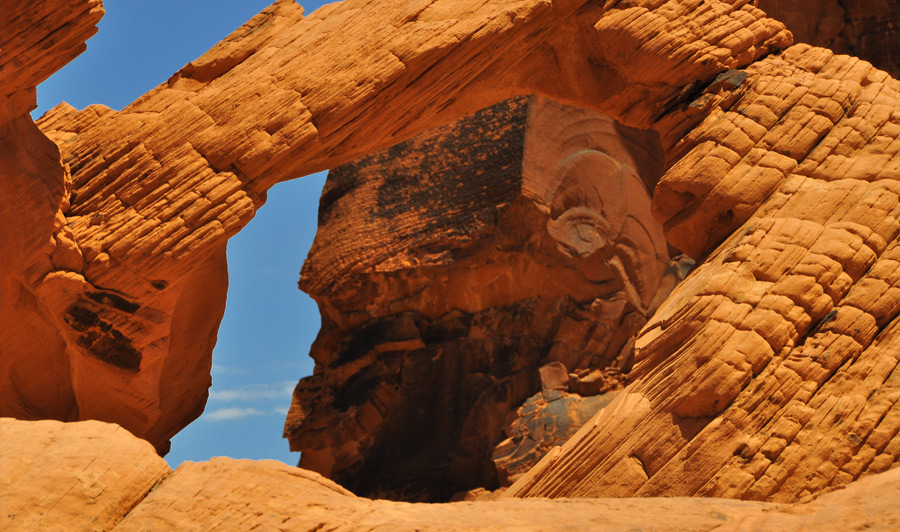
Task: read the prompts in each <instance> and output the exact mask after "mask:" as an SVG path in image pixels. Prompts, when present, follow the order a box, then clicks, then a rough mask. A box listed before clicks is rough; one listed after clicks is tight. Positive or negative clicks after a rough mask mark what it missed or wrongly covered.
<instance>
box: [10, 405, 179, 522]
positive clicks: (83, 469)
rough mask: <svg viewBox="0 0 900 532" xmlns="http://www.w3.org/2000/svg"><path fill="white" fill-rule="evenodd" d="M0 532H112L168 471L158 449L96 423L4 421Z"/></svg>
mask: <svg viewBox="0 0 900 532" xmlns="http://www.w3.org/2000/svg"><path fill="white" fill-rule="evenodd" d="M0 437H2V439H3V444H2V445H0V492H2V493H3V496H2V497H0V528H2V529H3V530H4V531H5V532H13V531H16V530H28V531H33V530H69V531H75V530H111V529H112V528H113V527H114V526H115V525H116V523H118V522H119V521H120V520H121V519H122V518H123V517H124V516H125V515H126V514H127V513H128V512H129V511H131V509H132V508H134V506H135V505H137V504H138V503H139V502H141V500H143V498H144V497H146V496H147V494H148V493H149V492H150V489H151V488H153V487H155V486H156V484H157V483H158V482H159V481H161V480H162V479H163V478H165V477H166V476H167V475H168V474H169V473H170V472H171V471H170V470H169V466H168V465H166V462H165V461H164V460H163V459H162V458H160V457H159V456H157V455H156V452H154V450H153V446H151V445H150V444H149V443H147V442H146V441H144V440H141V439H138V438H135V437H134V436H132V435H131V434H129V433H128V431H126V430H124V429H123V428H121V427H118V426H116V425H110V424H108V423H101V422H98V421H85V422H82V423H60V422H59V421H33V422H27V421H17V420H14V419H9V418H2V419H0Z"/></svg>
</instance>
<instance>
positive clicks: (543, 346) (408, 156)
mask: <svg viewBox="0 0 900 532" xmlns="http://www.w3.org/2000/svg"><path fill="white" fill-rule="evenodd" d="M662 166H663V154H662V149H661V147H660V145H659V139H658V135H657V134H656V133H655V132H651V131H640V130H636V129H631V128H627V127H625V126H621V125H619V124H616V123H615V122H614V121H612V120H611V119H609V118H607V117H605V116H604V115H601V114H598V113H596V112H592V111H587V110H584V109H576V108H572V107H566V106H563V105H560V104H557V103H554V102H552V101H549V100H546V99H542V98H537V97H531V98H518V99H513V100H507V101H505V102H502V103H500V104H497V105H495V106H492V107H490V108H487V109H485V110H482V111H479V112H478V113H476V114H474V115H472V116H470V117H467V118H465V119H463V120H461V121H459V122H456V123H454V124H452V125H449V126H446V127H442V128H438V129H435V130H432V131H429V132H427V133H425V134H423V135H420V136H418V137H416V138H414V139H412V140H410V141H407V142H404V143H401V144H398V145H396V146H393V147H391V148H389V149H388V150H385V151H381V152H378V153H375V154H373V155H371V156H369V157H366V158H364V159H361V160H358V161H355V162H353V163H351V164H346V165H343V166H339V167H337V168H336V169H334V170H332V171H331V172H330V174H329V177H328V181H327V182H326V184H325V189H324V191H323V195H322V201H321V204H320V209H319V229H318V232H317V234H316V240H315V242H314V243H313V246H312V249H311V251H310V253H309V258H308V259H307V261H306V263H305V264H304V268H303V274H302V277H301V281H300V286H301V288H303V289H304V290H306V291H307V292H309V293H310V295H312V296H313V297H314V298H315V299H316V300H317V301H318V302H319V307H320V309H321V314H322V320H323V324H322V331H321V332H320V334H319V336H318V338H317V339H316V342H315V344H314V345H313V348H312V356H313V358H314V359H315V360H316V369H315V375H314V376H312V377H308V378H305V379H303V380H302V381H300V384H299V385H298V387H297V389H296V391H295V394H294V403H293V405H292V408H291V412H290V414H289V415H288V419H287V422H286V425H285V435H286V437H288V438H289V439H290V440H291V448H292V449H293V450H300V451H303V454H302V458H301V460H300V466H301V467H304V468H307V469H312V470H315V471H318V472H320V473H323V474H325V475H326V476H328V477H330V478H333V479H335V480H337V481H338V482H339V483H340V484H341V485H343V486H345V487H347V488H349V489H351V490H353V491H354V492H356V493H358V494H362V495H373V494H381V495H388V494H393V496H395V497H397V496H400V497H403V498H421V499H424V500H447V499H448V498H449V497H450V496H451V495H452V494H453V493H455V492H457V491H463V490H466V489H470V488H474V487H477V486H488V487H496V486H497V479H496V473H495V472H494V467H493V464H492V463H491V454H492V450H493V447H494V446H495V445H496V444H497V443H498V442H499V441H500V440H501V439H502V435H501V434H502V432H501V431H502V430H503V428H504V425H505V424H508V423H509V420H508V419H507V418H508V417H509V415H510V413H511V411H512V410H514V409H515V408H517V407H518V406H519V405H521V404H522V402H523V401H524V400H525V399H526V398H527V397H529V396H531V395H533V394H534V393H535V392H538V391H540V390H541V387H542V385H541V379H540V376H539V372H538V368H539V367H541V366H544V365H545V364H549V363H554V362H555V363H557V365H558V366H559V368H561V369H560V371H561V375H562V377H563V378H564V379H565V380H568V378H569V377H568V374H569V373H572V374H573V376H574V374H575V372H576V371H578V372H580V373H581V374H586V373H587V372H589V371H590V370H592V369H595V370H607V372H608V373H610V375H620V374H621V372H622V371H623V370H624V371H625V372H627V370H629V369H630V367H631V364H632V351H633V342H634V337H635V335H636V334H637V332H638V330H639V329H640V328H641V327H642V326H643V325H644V324H645V323H646V321H647V318H648V317H649V316H650V315H651V314H652V312H653V310H655V309H654V306H655V305H656V304H658V302H659V301H661V298H662V297H664V296H665V295H666V294H665V293H659V292H660V287H661V284H662V280H663V276H664V274H665V270H666V267H667V266H668V262H669V261H668V255H667V251H666V244H665V240H664V238H663V234H662V228H661V227H659V225H658V224H657V223H656V222H655V221H654V220H653V218H652V217H651V215H650V195H649V187H652V186H653V185H654V184H655V182H656V180H657V179H658V178H659V176H660V175H661V174H662ZM561 384H565V383H561ZM610 386H611V387H613V388H615V387H621V380H620V379H617V378H616V377H614V376H613V377H611V379H610V383H609V384H608V386H607V387H610ZM601 391H606V389H604V388H603V387H600V386H597V388H596V389H595V390H593V393H595V394H596V393H599V392H601Z"/></svg>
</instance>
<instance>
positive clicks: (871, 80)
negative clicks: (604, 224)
mask: <svg viewBox="0 0 900 532" xmlns="http://www.w3.org/2000/svg"><path fill="white" fill-rule="evenodd" d="M744 76H746V77H744ZM786 79H787V80H790V81H791V83H785V80H786ZM725 83H726V84H728V83H730V82H729V81H727V80H725ZM716 101H719V102H723V103H722V104H720V105H721V107H720V108H719V109H718V110H716V111H714V112H713V113H711V114H710V115H709V116H708V117H707V118H706V119H705V120H704V121H703V123H702V124H700V125H699V126H698V127H697V128H695V129H694V130H693V131H692V132H691V133H690V134H689V135H688V136H686V137H685V138H684V139H683V140H682V141H681V146H682V147H681V148H679V147H676V148H675V150H670V153H683V152H686V153H685V154H684V155H683V156H682V157H681V158H680V160H679V161H678V162H677V163H675V164H674V165H672V167H671V168H670V169H669V171H668V172H667V173H666V175H664V176H663V178H662V179H661V180H660V184H659V185H658V186H657V189H656V195H655V196H654V209H655V213H656V214H658V215H659V218H660V219H661V221H663V222H664V226H665V227H666V230H667V237H668V238H669V240H670V242H673V243H675V244H676V245H680V246H681V247H682V248H683V249H685V250H688V251H690V252H691V253H692V254H693V255H694V256H702V255H704V254H708V257H707V258H706V260H704V261H703V262H702V263H701V264H699V265H698V266H697V267H696V268H695V269H694V270H693V272H692V273H691V274H690V275H689V276H688V278H687V279H686V280H685V281H684V282H683V283H681V284H680V285H679V286H678V287H676V289H675V291H674V292H673V293H672V295H671V296H670V297H669V299H668V300H667V301H666V302H665V303H664V304H663V306H662V307H661V308H660V310H659V312H657V314H656V316H654V318H653V319H652V320H651V322H650V323H649V324H648V325H647V327H645V328H644V330H643V331H642V333H641V336H640V337H639V339H638V341H637V344H636V355H635V359H636V362H635V367H634V370H633V371H632V378H633V379H634V383H633V384H632V385H631V386H630V387H629V388H628V389H627V390H626V392H625V393H623V394H622V395H621V396H620V397H618V398H616V399H615V400H614V401H613V403H612V404H610V406H609V407H607V408H606V409H605V410H604V412H603V413H601V414H600V415H598V417H597V418H595V419H594V420H592V422H591V423H590V424H589V425H588V426H586V428H585V429H584V430H583V431H582V432H581V433H580V434H579V435H577V436H576V437H575V438H573V440H570V441H569V442H567V444H566V445H565V446H564V447H563V450H562V452H561V453H560V454H559V455H558V456H556V457H555V458H553V459H552V460H551V459H547V460H545V462H544V463H543V465H542V466H538V467H537V468H535V470H533V471H531V472H529V474H528V478H527V479H522V480H521V481H520V484H519V485H518V486H513V488H511V489H510V492H512V493H516V494H519V495H526V494H533V495H545V496H546V495H550V496H630V495H659V494H666V495H704V496H722V497H735V498H742V499H760V500H763V499H764V500H781V501H789V500H796V499H797V498H799V497H802V496H804V495H808V494H810V493H816V492H818V491H820V490H823V489H826V488H828V487H831V486H838V485H842V484H845V483H847V482H850V481H852V480H854V479H856V478H858V477H860V476H861V475H863V474H866V473H875V472H880V471H884V470H886V469H888V468H890V467H892V466H893V465H894V464H896V463H897V462H898V461H900V437H898V431H900V381H898V378H900V366H898V362H900V297H898V296H900V200H898V196H900V111H898V109H900V107H898V105H897V102H898V101H900V82H898V81H897V80H894V79H892V78H890V77H889V76H888V75H887V74H886V73H884V72H882V71H879V70H876V69H875V68H873V67H871V66H870V65H869V64H868V63H865V62H862V61H860V60H858V59H855V58H851V57H848V56H839V55H835V54H833V53H832V52H830V51H828V50H825V49H820V48H812V47H809V46H806V45H797V46H794V47H792V48H790V49H788V50H787V51H786V52H785V53H784V54H781V55H778V56H773V57H770V58H768V59H766V60H764V61H761V62H758V63H756V64H754V65H752V66H750V67H748V68H747V69H745V70H744V71H743V75H742V76H741V78H740V79H739V80H736V81H735V82H734V83H733V85H732V87H731V88H717V87H716V84H713V85H712V86H710V88H708V89H707V91H706V92H705V93H704V94H702V95H700V96H699V97H698V98H697V99H696V100H694V103H692V104H691V105H697V106H703V105H708V104H710V103H711V102H716ZM702 176H707V177H709V178H710V179H709V180H708V181H707V180H706V179H702ZM713 176H716V177H713ZM729 234H730V236H726V235H729ZM698 236H699V238H698ZM721 236H726V238H725V240H724V242H722V243H721V244H717V242H718V241H719V239H720V237H721Z"/></svg>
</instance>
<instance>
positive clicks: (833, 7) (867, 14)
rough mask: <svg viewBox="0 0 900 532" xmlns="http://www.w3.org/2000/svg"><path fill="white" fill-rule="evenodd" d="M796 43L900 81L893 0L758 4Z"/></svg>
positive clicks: (899, 32) (898, 11) (771, 0)
mask: <svg viewBox="0 0 900 532" xmlns="http://www.w3.org/2000/svg"><path fill="white" fill-rule="evenodd" d="M757 4H758V5H759V8H760V9H762V10H763V11H765V12H766V14H767V15H768V16H770V17H772V18H774V19H777V20H780V21H781V22H784V24H785V26H787V28H788V29H789V30H791V33H793V34H794V41H795V42H798V43H806V44H811V45H813V46H823V47H825V48H830V49H832V50H834V51H835V52H837V53H839V54H849V55H855V56H856V57H859V58H860V59H865V60H866V61H869V62H871V63H872V64H873V65H875V67H877V68H880V69H882V70H884V71H886V72H888V73H889V74H890V75H891V76H893V77H894V78H897V77H900V8H898V5H897V2H896V1H894V0H874V1H873V0H868V1H860V0H824V1H823V0H811V1H797V0H788V1H785V0H759V1H758V2H757Z"/></svg>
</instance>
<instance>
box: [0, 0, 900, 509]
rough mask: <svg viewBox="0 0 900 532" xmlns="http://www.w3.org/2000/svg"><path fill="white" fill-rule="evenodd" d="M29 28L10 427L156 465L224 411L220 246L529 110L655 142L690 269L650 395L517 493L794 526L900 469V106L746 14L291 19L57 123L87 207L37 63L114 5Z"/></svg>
mask: <svg viewBox="0 0 900 532" xmlns="http://www.w3.org/2000/svg"><path fill="white" fill-rule="evenodd" d="M18 5H21V6H25V4H22V3H19V4H18ZM28 6H29V7H27V8H26V7H23V8H22V9H3V10H2V11H3V15H2V16H3V17H4V29H6V28H7V27H13V26H12V25H11V24H12V22H11V21H16V22H15V24H16V27H18V28H22V31H21V32H20V31H4V32H3V39H4V41H3V49H4V61H6V58H18V57H25V55H24V50H25V49H27V48H31V47H33V46H36V45H38V46H39V45H42V44H50V43H60V46H59V48H53V47H51V48H49V49H48V50H51V51H52V50H57V51H52V52H51V51H48V52H47V53H46V56H47V58H48V61H49V63H44V62H43V61H38V62H34V63H32V62H21V63H16V62H15V60H10V61H9V62H5V63H4V64H3V77H4V83H3V87H4V92H3V98H4V100H3V104H2V109H3V113H4V114H3V116H2V118H3V124H2V134H3V139H2V140H3V145H4V149H3V150H2V157H3V160H2V161H0V162H2V164H0V167H2V172H3V174H2V187H3V188H2V194H3V198H4V201H3V202H2V205H0V215H2V230H3V237H2V240H3V254H2V268H3V278H2V283H3V285H2V305H3V306H2V311H3V316H4V319H3V320H2V330H0V337H2V346H3V357H2V362H0V370H2V375H0V386H2V394H3V395H2V397H3V401H2V408H3V413H4V414H10V415H16V416H21V417H30V418H36V417H48V418H57V419H79V418H91V417H96V418H101V419H107V420H111V421H118V422H120V423H121V424H122V425H123V426H125V427H126V428H128V429H129V430H131V431H133V432H134V433H136V434H139V435H141V436H143V437H146V438H148V439H149V440H150V441H152V442H153V443H154V445H155V446H156V447H157V449H159V450H160V451H162V450H164V449H165V446H166V442H167V440H168V438H169V437H170V436H171V435H172V434H174V433H175V432H176V431H177V430H179V429H180V428H181V427H183V426H184V425H185V424H186V423H188V422H189V421H190V420H191V419H193V418H194V417H196V416H197V415H198V414H199V412H200V411H201V409H202V407H203V404H204V401H205V397H206V389H205V388H206V386H207V385H208V383H209V380H208V379H209V376H208V368H209V352H210V350H211V348H212V343H213V341H214V334H215V330H216V327H217V322H218V320H219V319H220V317H221V309H222V305H223V299H222V298H223V297H224V243H225V241H226V239H227V238H228V237H229V236H231V235H233V234H234V233H236V232H237V231H238V230H239V229H240V228H241V227H242V226H243V225H244V224H246V222H247V221H248V220H249V219H250V218H251V217H252V215H253V213H254V212H255V209H256V208H258V207H259V206H260V205H261V204H262V203H263V201H264V197H265V192H266V190H267V189H268V188H269V187H270V186H271V185H272V184H274V183H276V182H278V181H279V180H283V179H288V178H293V177H299V176H301V175H304V174H307V173H310V172H312V171H316V170H321V169H325V168H329V167H334V166H337V165H339V164H342V163H346V162H348V161H352V160H355V159H357V158H358V157H360V156H362V155H364V154H367V153H372V152H375V151H377V150H379V149H383V148H387V147H389V146H391V145H394V144H396V143H398V142H400V141H403V140H404V139H408V138H410V137H412V136H413V135H415V134H417V133H420V132H422V131H424V130H427V129H428V128H430V127H434V126H438V125H441V124H446V123H450V122H452V121H453V120H456V119H458V118H459V117H461V116H464V115H467V114H469V113H471V112H474V111H476V110H478V109H481V108H484V107H485V106H487V105H491V104H494V103H496V102H498V101H502V100H505V99H506V98H509V97H513V96H521V95H526V94H532V93H537V94H542V95H545V96H549V97H552V98H554V99H556V100H558V101H562V102H566V103H567V104H573V105H579V106H584V107H592V108H594V109H595V110H598V111H601V112H604V113H606V114H608V115H609V116H611V117H613V118H615V119H617V120H619V121H620V122H622V123H625V124H628V125H630V126H634V127H640V128H645V129H646V128H651V127H652V128H654V129H656V130H657V131H658V132H659V134H660V137H661V139H662V145H663V149H664V150H665V153H666V156H667V161H668V167H669V171H668V173H667V174H666V176H664V177H663V179H661V181H660V183H659V184H658V185H657V187H656V189H655V192H654V195H653V198H654V200H653V201H654V207H653V209H654V213H655V215H656V217H657V219H658V220H659V221H660V222H661V223H663V226H664V228H665V231H666V236H667V238H668V239H669V241H670V242H672V243H674V244H675V245H676V247H678V248H680V249H682V250H684V251H686V252H688V253H689V254H690V255H691V256H693V257H695V258H697V259H698V260H700V261H701V265H700V266H699V267H698V268H697V269H696V270H695V272H694V274H693V275H692V276H691V277H690V278H689V279H688V280H687V282H685V283H682V285H680V287H679V288H678V289H677V290H676V292H675V293H673V295H672V296H671V297H670V298H669V299H668V300H667V301H666V302H665V304H664V305H663V306H662V307H661V309H660V310H659V311H658V312H657V314H656V317H655V318H654V319H653V320H652V321H651V322H650V324H649V326H648V327H647V328H645V329H644V333H643V335H642V337H641V338H640V339H639V342H638V349H639V352H638V359H637V362H636V364H635V367H634V371H633V373H632V375H633V377H634V378H635V382H634V383H633V384H631V385H630V388H629V389H627V390H626V391H624V392H623V393H622V394H621V395H620V396H619V397H617V398H616V399H615V400H614V401H613V402H612V403H611V404H610V405H609V407H607V408H606V409H604V410H603V412H602V413H601V414H600V416H599V417H597V418H595V419H594V421H593V422H592V423H590V424H589V425H588V426H587V427H586V428H585V429H583V431H582V432H581V437H576V439H575V440H572V441H570V443H569V444H567V446H566V447H565V448H564V449H563V451H562V453H561V454H560V455H559V456H558V457H557V458H556V459H555V461H554V460H547V461H546V462H545V466H546V467H541V468H540V469H539V470H538V471H535V472H533V473H534V474H533V475H532V476H531V477H530V478H528V479H527V482H524V483H522V484H520V485H519V488H518V489H517V490H516V491H515V492H517V493H519V494H526V493H529V494H544V495H562V494H584V495H594V496H597V495H612V494H632V493H637V494H652V493H665V494H667V495H673V494H720V495H727V496H733V497H753V498H763V497H765V498H771V499H781V500H793V499H795V498H797V497H799V496H802V495H804V494H806V493H814V492H817V491H819V490H822V489H825V488H826V487H828V486H834V485H839V484H842V483H845V482H849V481H850V480H852V479H855V478H857V477H859V476H861V475H862V474H863V473H865V472H870V473H871V472H877V471H881V470H884V469H887V468H889V467H891V465H892V464H894V463H895V462H896V460H897V457H898V455H900V452H898V450H897V446H898V442H900V437H898V430H897V426H898V421H897V420H898V416H897V404H898V394H897V391H896V388H897V385H896V378H897V371H896V367H897V353H898V352H900V349H898V346H897V342H898V334H900V333H898V314H900V311H898V308H897V307H898V301H900V296H898V291H897V284H898V278H897V272H898V271H900V260H898V256H897V250H898V249H900V246H898V243H897V234H898V221H897V219H898V204H900V202H898V199H897V198H898V189H897V187H898V180H900V177H898V174H900V170H898V167H900V160H898V140H897V139H898V137H900V125H898V124H900V116H898V111H897V109H898V106H897V101H898V85H897V81H896V80H893V79H891V78H890V77H889V76H888V75H887V74H886V73H885V72H882V71H878V70H876V69H874V68H872V67H870V66H869V65H868V64H867V63H864V62H861V61H859V60H856V59H854V58H851V57H847V56H839V55H834V54H833V53H831V52H829V51H827V50H823V49H818V48H812V47H809V46H794V47H790V48H788V47H789V46H790V43H791V38H790V35H789V33H788V32H787V31H786V30H785V28H784V27H783V26H782V25H781V24H780V23H778V22H776V21H774V20H772V19H767V18H765V17H764V15H763V13H762V12H761V11H760V10H759V9H757V8H755V7H754V6H753V5H752V4H751V3H750V2H747V1H743V0H735V1H727V2H726V1H721V0H708V1H703V2H701V1H699V0H669V1H663V0H640V1H634V2H606V3H603V4H602V5H599V4H595V3H587V2H581V1H579V0H572V1H565V2H562V1H558V2H552V3H551V2H544V1H539V0H520V1H517V2H509V1H507V0H504V1H500V0H471V1H466V2H462V3H461V2H459V1H458V0H452V1H451V0H438V1H425V0H423V1H422V2H405V1H403V2H401V1H399V0H380V1H375V0H372V1H366V0H347V1H345V2H342V3H339V4H333V5H330V6H326V7H325V8H323V9H321V10H319V11H317V12H316V13H314V14H313V15H311V16H310V17H308V18H305V19H302V20H301V14H300V8H299V7H298V6H297V5H296V4H295V3H294V2H293V1H287V0H281V1H279V2H277V3H276V4H274V5H273V7H271V8H269V9H267V10H266V11H265V12H264V13H263V14H261V15H260V16H258V17H256V18H254V19H253V21H251V22H250V23H248V25H247V26H245V27H244V28H242V29H241V30H239V31H238V32H236V33H235V34H234V35H232V36H231V37H229V38H228V39H226V40H225V41H223V43H221V44H220V45H217V46H216V47H215V48H213V49H212V50H211V51H210V52H209V53H208V54H206V55H204V56H203V57H202V58H200V59H198V60H197V61H195V62H193V63H191V64H190V65H188V66H187V67H185V68H184V69H183V70H182V71H180V72H179V73H176V74H175V75H174V76H173V77H172V78H171V79H170V80H169V81H167V82H166V83H164V84H163V85H161V86H160V87H158V88H157V89H155V90H153V91H151V92H150V93H148V94H147V95H145V96H144V97H142V98H140V99H139V100H138V101H136V102H135V103H134V104H132V105H131V106H129V107H128V108H126V109H123V110H122V111H121V112H117V113H113V112H107V111H106V110H103V109H100V108H93V109H90V110H85V111H82V112H73V110H71V109H67V108H60V109H58V110H57V112H56V114H55V116H54V118H55V119H58V120H56V121H55V122H52V127H51V121H50V118H49V117H48V119H47V120H48V121H47V123H46V124H45V126H46V127H45V129H46V130H47V132H48V133H49V134H50V135H51V136H52V137H53V138H55V139H59V140H60V142H61V143H62V144H61V151H62V155H63V159H64V161H65V163H66V164H68V165H69V168H70V169H71V186H69V185H67V184H66V183H67V178H66V173H65V169H64V166H61V165H60V164H59V163H58V156H57V154H56V151H55V148H54V147H53V146H52V145H51V144H50V142H49V141H48V140H47V139H46V138H45V137H43V136H41V135H40V134H39V133H38V132H37V130H36V129H35V128H34V126H33V124H32V123H31V121H30V119H28V118H27V116H25V113H26V112H27V110H28V109H30V107H29V106H30V105H32V100H29V98H30V94H31V93H30V92H29V91H32V90H33V85H34V83H36V82H37V81H39V80H40V79H43V77H45V75H46V73H47V72H48V71H47V70H45V69H43V67H42V68H37V69H35V71H34V72H31V71H30V70H29V68H30V66H29V65H47V64H50V65H56V63H59V62H60V61H62V60H64V59H65V57H69V56H70V55H69V54H70V53H71V52H70V50H75V51H76V52H77V50H78V49H79V47H77V46H76V47H72V46H70V45H71V44H73V42H74V43H80V42H82V41H83V39H84V37H85V35H86V34H88V33H90V32H91V31H93V30H92V27H93V25H94V23H95V22H96V17H97V16H99V11H98V10H97V9H96V8H97V7H98V5H97V3H95V2H77V1H73V2H71V3H58V2H44V3H41V4H40V5H39V8H36V9H35V10H34V11H27V10H28V9H31V7H30V4H29V5H28ZM72 6H76V9H69V8H70V7H72ZM79 9H81V11H79ZM32 12H33V13H35V14H37V15H38V16H39V17H44V16H46V17H48V20H66V19H67V17H68V18H71V20H70V21H68V22H71V23H68V22H67V23H63V24H62V25H55V24H49V25H47V24H44V23H43V22H42V20H43V19H40V18H39V19H35V20H38V21H41V22H38V23H37V24H33V23H34V22H35V20H32V19H30V18H28V16H26V15H23V13H32ZM79 14H84V16H79ZM53 17H61V19H59V18H56V19H55V18H53ZM54 29H55V30H59V31H60V33H58V36H57V37H56V38H53V37H51V38H47V37H48V34H49V35H53V34H54V33H55V31H54ZM69 30H71V32H68V31H69ZM23 38H24V39H25V40H22V39H23ZM17 39H18V40H17ZM29 39H30V41H29ZM22 42H24V43H26V46H24V47H20V48H22V50H23V54H7V53H6V52H7V50H8V49H16V47H17V46H20V45H19V44H17V43H22ZM29 42H30V43H31V44H28V43H29ZM10 46H12V48H10ZM58 50H64V52H59V51H58ZM23 65H25V66H24V67H23ZM55 67H56V66H54V68H55ZM51 70H52V69H51ZM23 72H26V73H28V74H27V75H26V74H22V73H23ZM9 79H12V80H13V82H12V83H8V82H7V81H8V80H9ZM260 87H264V89H265V90H261V88H260ZM10 90H12V92H10ZM23 95H24V96H23ZM23 101H26V102H28V103H27V104H26V105H22V102H23ZM10 197H15V198H16V201H12V202H11V201H7V200H6V198H10ZM210 309H213V310H212V311H211V310H210ZM215 309H218V310H215ZM10 315H14V316H16V319H15V320H8V319H6V317H7V316H10Z"/></svg>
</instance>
